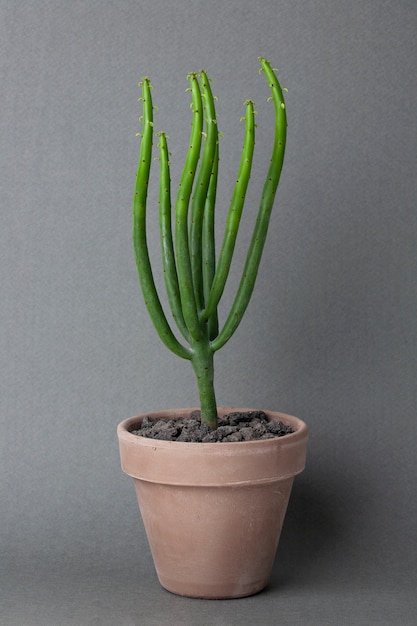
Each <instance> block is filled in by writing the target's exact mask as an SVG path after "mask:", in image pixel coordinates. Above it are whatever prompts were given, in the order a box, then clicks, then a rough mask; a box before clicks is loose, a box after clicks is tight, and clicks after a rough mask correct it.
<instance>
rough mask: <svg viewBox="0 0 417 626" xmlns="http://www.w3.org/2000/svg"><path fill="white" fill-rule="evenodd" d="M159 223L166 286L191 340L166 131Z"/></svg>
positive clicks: (179, 321) (161, 149) (161, 147)
mask: <svg viewBox="0 0 417 626" xmlns="http://www.w3.org/2000/svg"><path fill="white" fill-rule="evenodd" d="M159 161H160V185H159V224H160V236H161V251H162V265H163V270H164V279H165V287H166V291H167V295H168V301H169V304H170V307H171V311H172V315H173V317H174V320H175V321H176V324H177V326H178V328H179V330H180V331H181V333H182V335H183V336H184V338H185V339H186V340H187V341H189V339H190V333H189V332H188V328H187V326H186V324H185V321H184V315H183V312H182V308H181V297H180V289H179V284H178V275H177V268H176V264H175V252H174V244H173V239H172V225H171V176H170V167H169V156H168V144H167V137H166V134H165V133H159Z"/></svg>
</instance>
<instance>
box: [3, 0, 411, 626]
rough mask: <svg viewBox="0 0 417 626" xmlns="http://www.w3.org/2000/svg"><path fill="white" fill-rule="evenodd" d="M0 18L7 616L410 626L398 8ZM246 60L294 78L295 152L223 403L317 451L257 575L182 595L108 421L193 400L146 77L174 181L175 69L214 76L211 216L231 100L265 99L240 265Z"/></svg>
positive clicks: (244, 5) (304, 2)
mask: <svg viewBox="0 0 417 626" xmlns="http://www.w3.org/2000/svg"><path fill="white" fill-rule="evenodd" d="M0 12H1V13H0V17H1V22H0V28H1V39H0V40H1V44H0V45H1V54H0V58H1V72H2V79H1V85H2V87H1V96H0V97H1V105H0V111H1V116H0V119H1V125H2V127H1V133H0V137H1V144H2V147H1V152H0V159H1V166H0V178H1V195H0V202H1V212H0V220H1V224H0V239H1V243H0V264H1V281H2V288H1V300H0V316H1V326H0V337H1V377H0V381H1V383H0V384H1V395H0V402H1V412H0V419H1V439H0V445H1V474H0V480H1V508H2V521H1V528H0V542H1V543H0V545H1V559H0V563H1V566H0V567H1V568H2V579H1V586H0V591H1V592H2V593H3V592H4V597H3V598H2V601H1V604H0V607H1V608H0V623H1V625H5V626H6V625H7V626H13V625H19V626H26V625H28V626H29V625H30V626H33V625H38V624H39V625H40V624H42V625H43V626H45V625H56V624H60V626H67V625H72V624H74V625H77V626H79V625H80V624H81V625H83V626H84V625H87V624H88V625H90V624H100V625H109V626H110V625H112V626H114V625H115V624H117V625H120V626H127V625H131V624H145V625H154V624H155V625H158V626H159V625H161V624H168V623H169V624H172V623H177V624H192V625H196V624H203V623H204V624H253V623H258V624H275V623H278V618H279V620H280V621H279V623H280V624H290V625H292V624H295V623H297V624H309V625H312V624H313V625H315V624H317V625H318V624H320V625H323V624H332V625H333V624H336V623H337V624H393V623H399V624H412V623H414V619H415V611H416V608H417V607H416V603H415V599H414V596H415V591H414V586H415V574H416V547H415V544H416V541H415V540H416V513H417V512H416V486H415V482H416V481H415V479H416V461H415V451H414V450H415V441H416V373H417V367H416V347H417V345H416V344H417V332H416V302H417V298H416V289H415V284H416V279H415V277H416V273H417V254H416V237H417V219H416V209H415V198H416V193H417V184H416V145H417V130H416V129H417V124H416V119H417V115H416V114H417V111H416V87H417V84H416V83H417V77H416V76H417V75H416V60H417V59H416V56H417V55H416V52H417V44H416V40H417V39H416V26H417V5H416V3H415V1H414V0H397V1H396V2H388V1H383V0H352V1H351V2H344V1H339V0H333V1H331V0H317V1H315V2H313V1H312V0H310V1H309V0H291V1H289V0H288V1H286V0H283V1H273V0H266V1H260V2H257V3H256V2H249V1H248V0H229V1H228V0H223V1H221V0H210V1H203V0H195V1H192V0H177V1H176V2H168V1H164V0H143V1H134V0H118V1H117V2H116V1H115V2H111V1H101V2H100V1H98V0H90V1H80V0H75V1H72V2H64V1H59V0H56V1H55V2H53V1H47V0H40V1H30V0H22V1H20V2H13V1H12V0H1V1H0ZM258 55H263V56H266V57H267V58H269V59H270V60H271V61H272V63H273V65H274V66H276V65H278V67H279V68H280V74H279V75H280V78H281V80H282V82H283V84H284V86H286V87H288V89H289V92H288V96H287V109H288V116H289V129H288V150H287V157H286V163H285V167H284V172H283V178H282V183H281V185H280V189H279V193H278V196H277V202H276V208H275V210H274V214H273V216H272V222H271V229H270V234H269V238H268V241H267V246H266V250H265V257H264V259H263V264H262V267H261V271H260V275H259V280H258V283H257V287H256V290H255V293H254V297H253V301H252V303H251V305H250V307H249V309H248V311H247V314H246V316H245V318H244V321H243V322H242V325H241V327H240V328H239V330H238V332H237V333H236V335H235V337H234V338H233V339H232V340H231V342H230V343H229V344H228V345H227V346H226V347H225V348H224V349H223V351H222V352H220V353H218V356H217V360H216V367H217V395H218V402H219V404H234V405H243V406H247V405H249V406H261V407H265V408H272V409H277V410H282V411H285V412H288V413H293V414H295V415H298V416H299V417H301V418H303V419H305V420H306V421H307V422H308V424H309V426H310V429H311V443H310V448H309V459H308V466H307V468H306V471H305V473H304V474H303V475H302V476H300V477H299V478H298V479H297V481H296V485H295V488H294V493H293V497H292V501H291V504H290V509H289V512H288V517H287V522H286V525H285V529H284V533H283V537H282V543H281V546H280V549H279V554H278V557H279V558H278V559H277V563H276V568H275V570H274V575H273V579H272V582H271V586H270V588H269V590H268V591H267V592H265V593H264V594H263V595H261V596H258V597H255V598H251V599H247V600H242V601H239V602H238V603H236V602H234V603H227V602H220V603H207V602H193V601H189V600H184V599H180V598H176V597H174V596H170V595H169V594H167V593H165V592H163V591H162V590H161V589H160V588H159V586H158V583H157V582H156V577H155V574H154V572H153V569H152V564H151V559H150V555H149V551H148V548H147V544H146V540H145V536H144V532H143V527H142V523H141V521H140V518H139V514H138V511H137V506H136V502H135V499H134V491H133V487H132V485H131V483H130V480H128V478H127V477H125V476H124V475H123V474H122V473H121V471H120V468H119V459H118V449H117V442H116V435H115V429H116V425H117V423H118V422H119V421H120V420H121V419H123V418H124V417H128V416H130V415H133V414H137V413H139V412H143V411H148V410H153V409H154V410H155V409H158V408H166V407H169V406H187V405H194V404H195V403H196V402H197V396H196V388H195V383H194V380H193V378H192V373H191V370H190V366H189V364H188V363H186V362H182V361H179V360H178V359H177V358H176V357H174V356H172V355H171V354H170V353H168V352H167V351H166V349H165V348H164V347H163V346H162V345H161V344H160V342H159V340H158V338H157V336H156V334H155V332H154V330H153V327H152V325H151V322H150V321H149V320H148V317H147V314H146V312H145V309H144V305H143V303H142V299H141V296H140V292H139V287H138V283H137V277H136V270H135V266H134V261H133V253H132V249H131V196H132V187H133V182H134V175H135V170H136V158H137V152H138V145H139V143H138V139H137V137H136V136H135V134H136V132H137V131H138V130H139V124H138V120H137V118H138V116H139V114H140V111H139V105H138V102H137V98H138V97H139V91H138V88H137V82H138V80H139V79H140V77H141V76H143V75H144V74H149V75H150V76H151V78H152V82H153V84H154V91H153V94H154V99H155V103H156V104H158V105H159V112H158V114H157V122H156V124H157V126H158V128H164V129H165V130H166V131H167V132H168V134H169V135H170V137H171V140H170V141H171V150H172V151H173V156H172V161H173V168H174V172H173V174H174V180H177V178H176V177H177V176H178V172H179V170H180V164H181V162H182V159H183V157H184V150H185V146H186V141H187V135H188V132H189V126H190V112H189V108H188V103H189V95H188V94H186V93H185V88H186V86H187V83H186V81H185V76H186V74H187V72H188V71H190V70H198V69H200V68H204V69H207V70H208V72H209V73H210V75H211V76H213V78H214V82H213V89H214V92H215V93H216V95H217V96H218V97H219V104H218V107H219V111H218V113H219V118H220V126H221V130H223V132H224V138H223V139H222V142H221V150H222V161H221V175H222V176H221V188H220V191H219V194H220V201H219V207H218V211H219V216H218V223H219V228H220V229H221V226H222V224H223V220H224V214H225V208H226V207H227V203H228V199H229V197H230V192H231V188H232V185H233V180H234V177H235V175H236V168H237V164H236V162H237V160H238V158H239V155H240V149H241V144H242V131H243V128H242V124H239V117H240V116H241V115H243V113H244V107H243V101H244V100H245V99H246V98H248V97H251V98H253V99H254V100H256V102H257V109H258V111H259V116H258V120H257V121H258V123H259V128H258V138H257V145H256V150H257V154H258V158H257V161H256V163H255V166H254V174H253V181H252V187H251V190H250V192H249V196H248V204H247V212H246V214H245V220H244V222H243V225H242V226H243V229H244V231H245V232H244V233H243V234H242V239H241V247H240V253H239V254H238V257H239V258H240V259H241V257H242V255H243V252H244V249H245V245H246V243H247V239H248V235H247V233H248V232H250V229H251V226H252V223H253V221H252V220H253V216H254V213H255V209H256V205H257V202H258V197H259V189H260V186H261V182H262V177H263V171H264V166H265V163H266V162H267V160H268V158H269V157H268V151H269V150H270V146H271V142H270V136H269V132H268V130H267V127H268V123H269V122H270V121H271V115H272V111H271V105H270V104H269V105H268V104H267V103H266V97H267V95H268V94H267V87H266V86H265V85H264V82H263V78H262V77H259V75H258V62H257V56H258ZM154 180H155V181H156V178H155V179H154ZM156 199H157V192H156V187H155V188H153V190H152V192H151V198H150V200H151V205H154V206H155V207H156ZM150 213H151V214H152V211H150ZM154 217H155V220H154V222H153V223H152V225H151V233H150V239H151V241H154V242H155V245H157V241H156V236H157V224H156V215H155V216H154ZM245 233H246V234H245ZM239 258H238V261H239ZM239 271H240V265H239V262H237V263H236V264H235V265H234V266H233V272H232V277H231V278H232V279H231V283H230V288H229V290H228V291H227V293H226V294H225V310H227V307H228V306H229V305H230V302H231V298H232V297H233V291H234V288H235V286H236V281H237V279H238V277H239ZM257 611H260V613H259V614H258V616H257V617H255V615H256V612H257ZM256 620H257V621H256Z"/></svg>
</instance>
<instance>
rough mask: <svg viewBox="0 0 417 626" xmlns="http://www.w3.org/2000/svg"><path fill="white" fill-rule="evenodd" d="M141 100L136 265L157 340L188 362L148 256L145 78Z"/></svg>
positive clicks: (149, 120)
mask: <svg viewBox="0 0 417 626" xmlns="http://www.w3.org/2000/svg"><path fill="white" fill-rule="evenodd" d="M142 101H143V120H142V141H141V145H140V153H139V166H138V172H137V176H136V185H135V194H134V199H133V247H134V251H135V258H136V266H137V270H138V275H139V280H140V284H141V288H142V293H143V296H144V300H145V304H146V307H147V309H148V312H149V315H150V317H151V319H152V320H153V322H154V325H155V328H156V330H157V332H158V335H159V337H160V338H161V340H162V341H163V342H164V344H165V345H166V346H167V348H169V349H170V350H172V352H174V353H175V354H177V355H178V356H180V357H182V358H184V359H191V356H192V353H191V350H190V349H189V348H186V347H184V346H183V345H182V344H180V343H179V341H178V340H177V339H176V337H175V336H174V334H173V332H172V330H171V328H170V326H169V324H168V321H167V319H166V317H165V314H164V312H163V309H162V306H161V302H160V300H159V297H158V294H157V291H156V287H155V282H154V279H153V274H152V268H151V263H150V259H149V253H148V244H147V238H146V201H147V196H148V183H149V174H150V168H151V160H152V141H153V112H152V97H151V90H150V82H149V79H148V78H144V79H143V81H142Z"/></svg>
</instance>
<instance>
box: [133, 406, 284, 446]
mask: <svg viewBox="0 0 417 626" xmlns="http://www.w3.org/2000/svg"><path fill="white" fill-rule="evenodd" d="M292 432H294V431H293V429H292V428H291V426H287V424H283V423H282V422H278V421H269V420H268V418H267V416H266V414H265V413H264V412H263V411H248V412H245V413H241V412H234V413H229V414H228V415H226V416H225V417H223V418H222V419H219V421H218V425H217V428H216V430H211V429H210V428H209V427H208V426H206V425H205V424H202V423H201V421H200V411H193V412H192V413H191V415H190V417H187V418H174V419H156V418H152V417H147V416H146V417H144V418H143V421H142V425H141V428H140V429H139V430H132V434H134V435H138V436H141V437H148V438H150V439H159V440H163V441H184V442H193V443H194V442H195V443H216V442H228V443H230V442H237V441H254V440H256V439H273V438H275V437H283V436H284V435H288V434H289V433H292Z"/></svg>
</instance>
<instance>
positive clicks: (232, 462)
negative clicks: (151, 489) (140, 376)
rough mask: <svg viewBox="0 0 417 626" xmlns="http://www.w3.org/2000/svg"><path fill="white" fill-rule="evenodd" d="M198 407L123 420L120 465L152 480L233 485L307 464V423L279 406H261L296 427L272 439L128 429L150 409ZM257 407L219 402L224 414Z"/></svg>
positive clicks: (260, 480) (276, 477)
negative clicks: (149, 434)
mask: <svg viewBox="0 0 417 626" xmlns="http://www.w3.org/2000/svg"><path fill="white" fill-rule="evenodd" d="M196 409H197V407H187V408H182V409H167V410H165V411H152V412H148V413H142V414H140V415H137V416H134V417H130V418H127V419H125V420H123V421H122V422H121V423H120V424H119V425H118V427H117V435H118V439H119V447H120V454H121V462H122V470H123V471H124V472H125V473H126V474H128V475H129V476H132V477H133V478H139V479H141V480H145V481H148V482H158V483H163V484H172V485H174V484H183V485H188V486H190V485H203V484H204V485H207V486H217V485H219V483H222V484H223V485H230V486H233V485H244V484H247V483H248V482H251V483H253V482H255V483H266V482H274V481H277V480H284V479H286V478H288V477H290V476H294V475H296V474H298V473H300V472H301V471H302V470H303V469H304V467H305V458H306V448H307V440H308V428H307V425H306V424H305V422H303V421H302V420H301V419H299V418H298V417H294V416H293V415H287V414H285V413H280V412H277V411H269V410H266V409H261V410H263V411H264V412H265V413H266V415H267V416H268V417H269V419H275V420H281V421H282V422H284V423H286V424H289V425H290V426H291V427H292V428H293V429H294V431H295V432H293V433H290V434H288V435H284V436H283V437H275V438H273V439H262V440H259V439H257V440H253V441H239V442H221V443H196V442H184V441H163V440H156V439H150V438H146V437H140V436H138V435H134V434H132V433H131V432H130V431H131V430H132V429H134V427H135V426H136V425H138V424H139V423H140V421H141V419H143V417H145V416H146V415H148V416H150V417H161V418H162V417H165V418H167V417H178V416H180V415H186V414H189V413H190V412H191V411H194V410H196ZM256 410H260V409H256V408H240V407H218V411H219V414H220V415H225V414H227V413H230V412H232V411H256ZM265 459H266V461H265ZM191 466H192V467H193V469H192V470H191Z"/></svg>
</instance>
